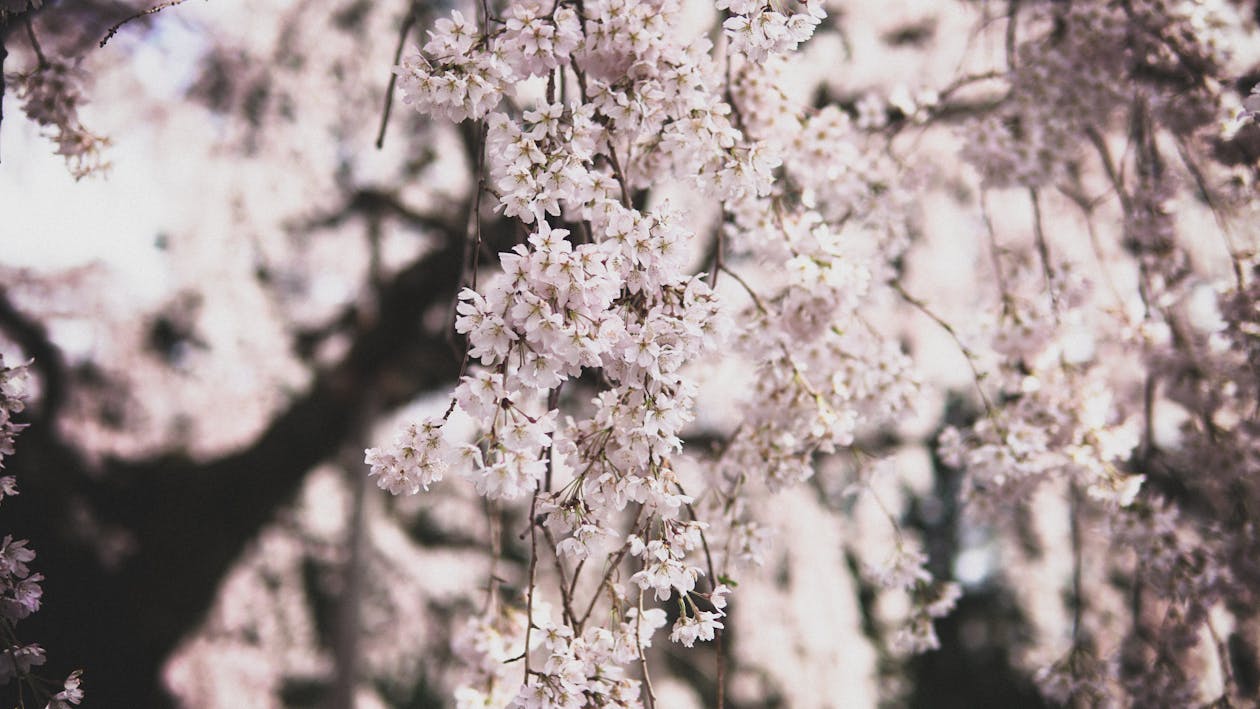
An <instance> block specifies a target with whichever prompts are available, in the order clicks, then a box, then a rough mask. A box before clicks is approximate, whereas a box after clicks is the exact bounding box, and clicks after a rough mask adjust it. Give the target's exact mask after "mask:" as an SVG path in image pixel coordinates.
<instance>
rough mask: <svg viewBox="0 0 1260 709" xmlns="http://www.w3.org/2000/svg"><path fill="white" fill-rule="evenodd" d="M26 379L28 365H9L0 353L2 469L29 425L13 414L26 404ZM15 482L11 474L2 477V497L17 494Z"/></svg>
mask: <svg viewBox="0 0 1260 709" xmlns="http://www.w3.org/2000/svg"><path fill="white" fill-rule="evenodd" d="M25 381H26V365H18V366H16V367H9V366H7V365H5V363H4V355H0V469H3V468H4V457H5V456H6V455H13V441H14V439H15V438H17V434H19V433H21V431H22V429H24V428H26V426H27V424H24V423H17V422H16V421H14V420H13V415H14V414H19V413H21V412H22V410H23V409H24V408H25V406H26V405H25V402H24V401H23V398H24V396H25V391H24V390H23V387H22V384H23V382H25ZM14 482H15V481H14V479H13V478H12V477H11V476H7V477H5V478H3V479H0V499H3V497H4V496H5V495H15V494H17V491H16V487H15V485H14Z"/></svg>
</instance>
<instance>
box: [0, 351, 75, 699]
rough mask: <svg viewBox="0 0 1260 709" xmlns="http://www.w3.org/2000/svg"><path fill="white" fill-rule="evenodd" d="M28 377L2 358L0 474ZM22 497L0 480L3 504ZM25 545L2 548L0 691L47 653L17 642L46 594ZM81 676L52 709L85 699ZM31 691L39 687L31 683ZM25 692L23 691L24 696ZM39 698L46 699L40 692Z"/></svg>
mask: <svg viewBox="0 0 1260 709" xmlns="http://www.w3.org/2000/svg"><path fill="white" fill-rule="evenodd" d="M26 376H27V372H26V365H19V366H17V367H8V366H6V365H5V364H4V356H3V355H0V469H3V467H4V456H5V455H11V454H12V453H13V439H14V437H15V436H16V435H17V433H18V432H19V431H21V430H22V429H23V428H25V427H26V425H27V424H18V423H15V422H13V420H12V416H13V414H16V413H19V412H21V411H22V410H23V408H24V406H25V401H24V397H25V390H24V387H23V384H24V382H25V379H26ZM17 494H18V489H17V480H16V479H15V478H14V477H13V476H12V475H5V476H3V477H0V501H2V500H3V499H4V498H5V497H13V496H15V495H17ZM29 544H30V542H29V541H28V540H26V539H14V538H13V536H12V535H9V534H6V535H5V536H4V541H2V542H0V626H3V631H4V638H5V641H4V642H5V646H4V647H3V649H0V685H3V684H8V683H9V682H10V681H12V680H13V679H17V680H19V681H20V682H23V683H27V682H29V681H30V678H31V670H32V669H33V668H35V667H39V666H42V665H43V664H44V662H45V661H46V659H47V658H46V657H45V654H44V648H43V647H41V646H40V645H39V644H38V643H23V642H21V641H19V640H18V638H17V633H16V630H15V625H16V624H17V622H18V621H20V620H23V619H25V618H27V617H29V616H30V615H31V614H32V613H34V612H36V611H38V610H39V607H40V603H41V601H42V599H43V595H44V590H43V588H42V587H41V586H40V582H41V581H43V580H44V576H43V574H39V573H31V569H30V567H29V566H27V564H29V563H30V562H32V561H34V560H35V550H33V549H31V548H30V547H29V546H28V545H29ZM80 674H81V673H80V672H79V671H77V670H76V671H75V672H73V673H71V674H70V676H69V677H68V678H67V679H66V681H65V687H64V689H63V690H62V691H60V692H58V693H57V694H55V695H53V696H52V697H51V698H49V701H48V709H67V707H69V706H70V705H77V704H78V703H79V702H80V701H81V700H82V699H83V690H82V689H80V687H79V685H80ZM32 686H36V685H35V684H34V683H33V682H32ZM20 691H21V690H19V692H20ZM36 695H37V696H42V697H47V696H48V693H47V692H46V691H43V690H42V688H39V689H37V692H36Z"/></svg>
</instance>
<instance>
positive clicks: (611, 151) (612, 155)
mask: <svg viewBox="0 0 1260 709" xmlns="http://www.w3.org/2000/svg"><path fill="white" fill-rule="evenodd" d="M608 161H609V162H611V163H612V169H613V174H614V175H616V177H617V184H618V185H620V186H621V204H622V206H624V207H625V208H626V209H630V206H631V203H630V191H629V190H628V189H627V188H626V173H625V172H624V171H622V169H621V162H620V161H619V160H617V148H615V147H613V140H612V135H609V136H608Z"/></svg>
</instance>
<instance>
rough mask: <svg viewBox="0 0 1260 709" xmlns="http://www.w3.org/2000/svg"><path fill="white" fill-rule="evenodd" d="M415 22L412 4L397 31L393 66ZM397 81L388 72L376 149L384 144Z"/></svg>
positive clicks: (400, 57) (394, 76)
mask: <svg viewBox="0 0 1260 709" xmlns="http://www.w3.org/2000/svg"><path fill="white" fill-rule="evenodd" d="M415 23H416V10H415V6H414V5H413V6H412V8H411V10H409V11H408V12H407V17H406V19H404V20H403V23H402V29H401V30H400V31H399V32H398V47H397V48H395V49H394V64H393V65H394V66H398V63H399V62H400V61H402V52H403V44H405V43H406V41H407V35H408V34H409V33H410V32H411V27H412V25H414V24H415ZM397 83H398V74H395V73H394V72H393V71H390V72H389V86H388V87H386V89H385V110H383V111H382V112H381V128H380V130H379V131H377V133H376V149H377V150H380V149H381V148H382V147H384V146H385V126H387V125H389V113H390V111H391V110H393V108H394V86H395V85H396V84H397Z"/></svg>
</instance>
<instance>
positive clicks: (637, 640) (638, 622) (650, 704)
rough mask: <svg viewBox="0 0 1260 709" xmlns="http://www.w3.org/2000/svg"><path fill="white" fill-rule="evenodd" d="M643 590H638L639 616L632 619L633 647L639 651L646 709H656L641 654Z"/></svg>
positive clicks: (645, 663) (645, 659) (645, 661)
mask: <svg viewBox="0 0 1260 709" xmlns="http://www.w3.org/2000/svg"><path fill="white" fill-rule="evenodd" d="M642 625H643V589H639V614H638V615H636V616H635V617H634V636H635V637H634V646H635V647H636V648H638V650H639V668H640V669H641V670H642V671H643V686H644V687H647V709H656V690H655V689H653V688H652V675H650V674H648V664H647V657H646V656H645V655H644V654H643V641H642V638H643V630H642V629H641V626H642Z"/></svg>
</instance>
